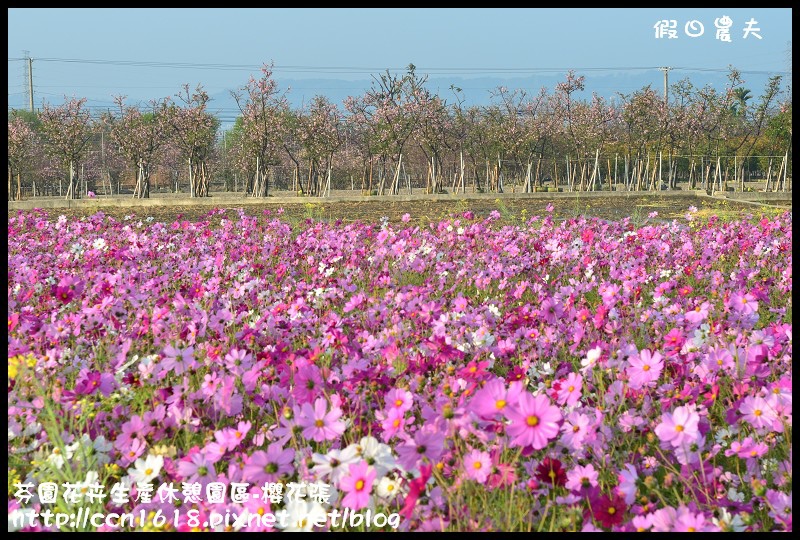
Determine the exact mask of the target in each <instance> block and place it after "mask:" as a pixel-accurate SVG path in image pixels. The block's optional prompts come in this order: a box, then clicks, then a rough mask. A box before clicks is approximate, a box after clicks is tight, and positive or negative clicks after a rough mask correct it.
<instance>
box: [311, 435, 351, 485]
mask: <svg viewBox="0 0 800 540" xmlns="http://www.w3.org/2000/svg"><path fill="white" fill-rule="evenodd" d="M311 459H312V460H313V461H314V466H313V467H312V468H311V472H313V473H315V474H316V475H317V478H319V479H320V480H322V479H324V478H330V482H331V483H332V484H338V483H339V480H340V479H341V478H342V477H343V476H345V475H346V474H347V473H348V472H349V465H350V464H351V463H355V462H356V461H358V460H359V459H360V458H359V456H358V451H357V450H356V445H354V444H351V445H350V446H348V447H346V448H343V449H341V450H330V451H328V453H327V454H316V453H315V454H313V455H312V456H311Z"/></svg>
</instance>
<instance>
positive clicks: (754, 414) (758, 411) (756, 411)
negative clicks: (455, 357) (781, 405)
mask: <svg viewBox="0 0 800 540" xmlns="http://www.w3.org/2000/svg"><path fill="white" fill-rule="evenodd" d="M753 416H761V409H756V410H754V411H753Z"/></svg>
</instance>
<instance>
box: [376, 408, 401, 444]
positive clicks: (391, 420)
mask: <svg viewBox="0 0 800 540" xmlns="http://www.w3.org/2000/svg"><path fill="white" fill-rule="evenodd" d="M404 415H405V413H404V412H403V411H402V410H400V409H396V408H394V407H392V408H391V409H389V412H387V413H386V415H385V416H383V418H379V420H380V422H381V427H382V428H383V433H381V438H382V439H383V442H388V441H389V439H391V438H392V437H394V436H395V435H397V434H398V433H401V432H403V428H404V427H405V425H406V419H405V416H404ZM381 416H382V415H381Z"/></svg>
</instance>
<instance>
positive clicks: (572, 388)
mask: <svg viewBox="0 0 800 540" xmlns="http://www.w3.org/2000/svg"><path fill="white" fill-rule="evenodd" d="M567 391H569V392H574V391H575V387H574V386H570V387H569V388H567Z"/></svg>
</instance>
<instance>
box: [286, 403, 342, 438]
mask: <svg viewBox="0 0 800 540" xmlns="http://www.w3.org/2000/svg"><path fill="white" fill-rule="evenodd" d="M341 416H342V409H340V408H339V407H336V406H332V407H331V410H330V412H328V402H327V401H325V398H317V400H316V401H314V405H313V406H312V405H311V404H310V403H303V405H302V407H301V408H300V411H299V412H298V414H297V424H298V425H299V426H300V427H301V428H303V437H305V438H306V439H312V440H315V441H317V442H322V441H330V440H333V439H336V438H337V437H339V436H340V435H341V434H342V433H344V427H345V426H344V422H342V421H341V420H339V418H341Z"/></svg>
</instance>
